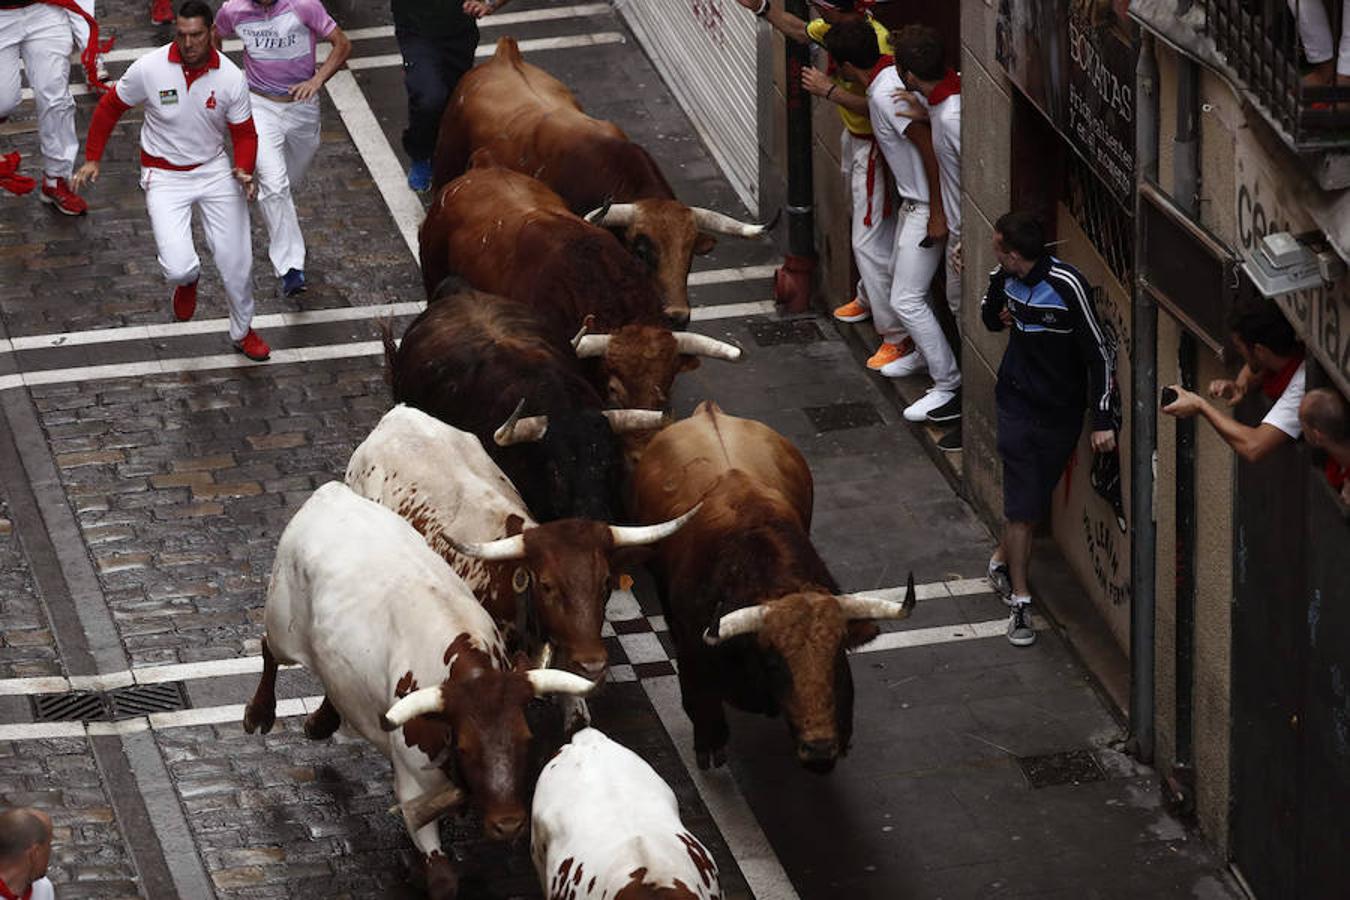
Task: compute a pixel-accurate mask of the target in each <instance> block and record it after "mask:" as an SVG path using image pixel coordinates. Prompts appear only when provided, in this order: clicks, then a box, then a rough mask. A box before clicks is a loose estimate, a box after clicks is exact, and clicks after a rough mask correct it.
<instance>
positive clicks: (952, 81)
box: [928, 69, 961, 106]
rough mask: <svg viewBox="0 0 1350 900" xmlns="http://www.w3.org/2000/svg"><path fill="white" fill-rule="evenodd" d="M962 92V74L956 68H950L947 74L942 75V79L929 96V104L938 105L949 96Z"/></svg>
mask: <svg viewBox="0 0 1350 900" xmlns="http://www.w3.org/2000/svg"><path fill="white" fill-rule="evenodd" d="M959 93H961V75H960V74H959V73H958V72H957V71H956V70H955V69H948V70H947V74H946V75H943V76H942V80H941V81H939V82H938V83H937V87H935V88H933V93H932V94H930V95H929V96H928V105H929V106H937V105H938V104H939V103H941V102H942V101H943V100H946V99H947V98H948V97H950V96H952V95H954V94H959Z"/></svg>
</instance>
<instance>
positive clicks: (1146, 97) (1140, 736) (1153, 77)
mask: <svg viewBox="0 0 1350 900" xmlns="http://www.w3.org/2000/svg"><path fill="white" fill-rule="evenodd" d="M1135 85H1136V89H1135V97H1136V98H1138V99H1137V102H1136V104H1135V134H1134V144H1135V154H1136V158H1137V160H1138V165H1139V177H1140V179H1141V180H1143V179H1148V180H1150V181H1152V182H1154V183H1156V182H1157V180H1158V60H1157V57H1156V56H1155V55H1154V52H1153V35H1151V34H1147V33H1146V34H1144V36H1143V46H1141V47H1140V48H1139V64H1138V67H1137V68H1136V69H1135ZM1142 204H1143V201H1142V200H1140V199H1139V193H1138V192H1137V191H1136V192H1135V212H1134V221H1135V236H1134V254H1135V265H1134V270H1135V272H1143V271H1144V270H1145V263H1146V262H1147V260H1146V259H1145V252H1144V234H1143V221H1144V215H1143V209H1142ZM1130 332H1131V334H1132V335H1133V336H1134V359H1133V360H1131V367H1130V372H1131V379H1132V380H1131V382H1130V396H1131V398H1132V402H1131V415H1130V521H1131V522H1133V523H1134V543H1133V551H1132V553H1131V554H1130V584H1131V585H1133V589H1134V591H1133V593H1134V596H1133V598H1132V599H1131V604H1130V669H1131V671H1130V751H1131V752H1132V753H1133V754H1134V756H1135V757H1136V758H1137V759H1139V760H1140V761H1141V762H1144V763H1151V762H1153V730H1154V726H1153V714H1154V691H1155V689H1156V688H1155V683H1156V682H1155V677H1154V662H1155V659H1156V654H1155V649H1156V648H1155V646H1154V640H1155V637H1154V621H1155V613H1156V606H1157V583H1156V577H1157V572H1156V569H1157V559H1156V556H1155V554H1156V552H1157V545H1158V525H1157V522H1156V521H1155V520H1154V517H1153V491H1154V483H1153V482H1154V472H1155V470H1156V468H1157V459H1158V411H1157V407H1156V405H1155V400H1154V398H1155V397H1157V396H1158V307H1157V306H1156V305H1155V304H1154V302H1153V298H1152V297H1150V296H1149V294H1148V292H1147V291H1145V290H1144V288H1143V287H1142V279H1140V278H1138V277H1136V278H1135V285H1134V307H1133V312H1132V319H1131V323H1130Z"/></svg>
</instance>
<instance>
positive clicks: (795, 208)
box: [773, 0, 816, 313]
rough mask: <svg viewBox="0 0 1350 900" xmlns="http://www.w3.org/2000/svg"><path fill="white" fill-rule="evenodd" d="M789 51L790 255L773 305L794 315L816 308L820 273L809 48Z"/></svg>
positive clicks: (795, 9) (791, 44)
mask: <svg viewBox="0 0 1350 900" xmlns="http://www.w3.org/2000/svg"><path fill="white" fill-rule="evenodd" d="M783 6H784V9H785V10H786V11H787V12H788V13H790V14H792V15H794V16H797V17H798V18H800V19H803V20H805V19H809V18H810V14H809V13H808V11H807V9H806V0H785V2H784V4H783ZM784 43H785V44H786V45H787V84H786V85H784V88H785V90H786V92H787V164H788V166H787V169H788V184H787V214H788V216H787V219H788V252H787V256H786V257H785V258H784V259H783V265H782V266H780V267H779V269H778V271H776V272H775V273H774V279H773V298H774V302H775V303H777V304H778V305H779V306H781V307H782V308H783V309H784V310H785V311H787V312H790V313H802V312H806V311H807V310H808V309H810V308H811V294H812V291H813V288H814V285H815V271H816V223H815V214H814V212H813V209H812V204H813V203H814V202H815V189H814V187H813V186H812V181H811V95H810V94H808V93H806V91H804V90H802V77H801V76H802V69H804V68H806V67H807V66H810V65H811V50H810V47H809V46H808V45H806V44H798V43H797V42H796V41H791V40H789V41H785V42H784Z"/></svg>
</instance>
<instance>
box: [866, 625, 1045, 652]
mask: <svg viewBox="0 0 1350 900" xmlns="http://www.w3.org/2000/svg"><path fill="white" fill-rule="evenodd" d="M1032 622H1033V626H1034V628H1035V629H1036V630H1037V631H1042V630H1044V629H1045V627H1046V623H1045V620H1044V619H1040V618H1036V617H1033V618H1032ZM1007 631H1008V620H1007V619H1006V618H1005V619H990V620H989V621H987V622H967V623H965V624H963V625H938V626H935V627H933V628H912V629H910V630H909V631H888V632H886V633H884V634H881V635H879V636H878V637H877V639H876V640H874V641H871V642H870V643H867V644H864V645H862V646H861V647H859V648H858V649H856V650H854V651H852V652H854V653H879V652H881V651H883V650H903V649H905V648H907V647H926V646H931V645H933V644H949V643H952V642H954V641H972V640H978V639H980V638H990V637H1003V636H1005V635H1006V634H1007Z"/></svg>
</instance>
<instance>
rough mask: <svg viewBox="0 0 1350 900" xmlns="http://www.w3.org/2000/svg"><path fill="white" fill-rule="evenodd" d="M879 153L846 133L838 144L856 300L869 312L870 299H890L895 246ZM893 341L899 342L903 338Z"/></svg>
mask: <svg viewBox="0 0 1350 900" xmlns="http://www.w3.org/2000/svg"><path fill="white" fill-rule="evenodd" d="M872 152H876V153H877V154H878V156H877V168H876V172H875V177H874V178H873V179H872V191H871V195H872V224H871V225H867V224H866V223H865V221H864V220H865V219H866V218H867V198H868V191H867V159H868V156H869V154H871V153H872ZM880 153H881V151H880V150H879V149H877V147H876V144H874V143H873V142H872V141H869V140H867V139H866V138H860V137H857V136H855V135H854V134H853V133H852V132H851V131H849V130H848V129H847V128H845V129H844V133H843V136H842V137H841V138H840V140H839V159H840V161H841V164H840V168H841V169H842V170H843V173H844V183H845V184H846V185H848V189H849V193H848V196H849V219H850V222H851V226H850V227H851V231H850V240H851V243H852V246H853V261H854V263H856V264H857V266H858V289H857V296H858V299H859V300H861V301H862V302H863V303H864V304H866V305H867V306H868V307H869V308H870V307H871V306H872V299H871V298H873V297H879V298H884V297H888V296H890V293H891V284H890V283H891V250H892V248H893V247H894V246H895V216H894V214H892V216H891V217H890V218H882V213H883V212H884V211H885V209H886V192H887V191H888V190H889V186H888V184H887V181H886V179H885V178H884V177H882V168H881V157H880ZM894 205H895V204H894V203H892V206H894ZM874 324H875V322H874ZM901 336H903V335H901ZM894 340H896V341H898V340H900V336H897V337H895V338H894Z"/></svg>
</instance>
